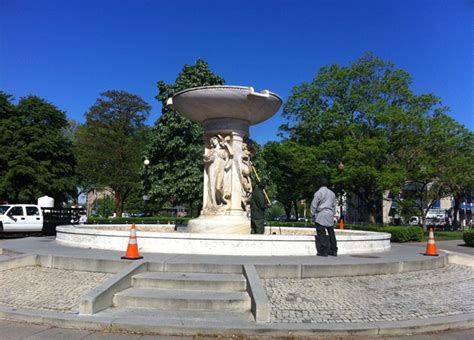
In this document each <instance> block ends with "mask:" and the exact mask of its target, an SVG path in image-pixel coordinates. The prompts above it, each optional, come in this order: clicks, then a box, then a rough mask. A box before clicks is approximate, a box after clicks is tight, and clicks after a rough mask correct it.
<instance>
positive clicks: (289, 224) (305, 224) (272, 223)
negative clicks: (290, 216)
mask: <svg viewBox="0 0 474 340" xmlns="http://www.w3.org/2000/svg"><path fill="white" fill-rule="evenodd" d="M267 225H268V226H274V227H314V223H311V222H302V221H290V222H285V221H281V222H280V221H267Z"/></svg>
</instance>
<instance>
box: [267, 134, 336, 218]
mask: <svg viewBox="0 0 474 340" xmlns="http://www.w3.org/2000/svg"><path fill="white" fill-rule="evenodd" d="M316 151H317V150H316V148H314V147H311V146H305V145H302V144H299V143H296V142H293V141H283V142H280V143H278V142H269V143H267V144H266V145H265V148H264V152H263V153H264V158H265V161H266V163H267V166H268V169H269V176H270V178H271V181H272V182H273V183H274V184H275V187H276V199H277V200H278V201H279V202H280V203H282V204H283V206H284V209H285V213H286V216H287V219H289V218H290V216H291V210H292V209H293V208H294V211H295V217H296V218H298V209H297V201H299V200H301V199H306V200H309V201H311V198H312V196H313V194H314V191H315V189H317V187H318V179H319V178H321V177H323V176H327V174H328V171H329V169H328V167H327V166H326V165H325V164H324V163H323V162H321V159H320V158H319V156H318V154H317V153H316Z"/></svg>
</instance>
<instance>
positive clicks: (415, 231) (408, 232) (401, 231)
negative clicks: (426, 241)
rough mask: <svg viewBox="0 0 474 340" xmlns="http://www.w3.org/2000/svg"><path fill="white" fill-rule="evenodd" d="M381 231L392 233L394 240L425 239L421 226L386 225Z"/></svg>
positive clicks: (412, 240) (410, 240) (415, 240)
mask: <svg viewBox="0 0 474 340" xmlns="http://www.w3.org/2000/svg"><path fill="white" fill-rule="evenodd" d="M381 231H384V232H387V233H390V234H392V238H391V239H390V240H391V241H392V242H400V243H403V242H421V240H422V239H423V228H421V227H385V228H382V230H381Z"/></svg>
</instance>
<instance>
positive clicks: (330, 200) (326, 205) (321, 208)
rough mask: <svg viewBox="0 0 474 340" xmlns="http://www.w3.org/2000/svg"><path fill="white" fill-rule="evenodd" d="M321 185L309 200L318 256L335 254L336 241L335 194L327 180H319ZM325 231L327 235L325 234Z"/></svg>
mask: <svg viewBox="0 0 474 340" xmlns="http://www.w3.org/2000/svg"><path fill="white" fill-rule="evenodd" d="M320 183H321V187H320V188H319V189H318V191H316V193H315V194H314V197H313V201H312V202H311V215H312V216H313V222H314V223H315V224H316V250H317V251H318V254H317V255H318V256H328V255H331V256H337V242H336V235H335V234H334V215H335V213H336V195H335V194H334V192H332V191H331V190H330V189H328V187H327V186H328V180H327V179H326V178H322V179H321V180H320ZM326 232H327V235H326Z"/></svg>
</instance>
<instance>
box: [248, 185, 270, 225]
mask: <svg viewBox="0 0 474 340" xmlns="http://www.w3.org/2000/svg"><path fill="white" fill-rule="evenodd" d="M265 186H266V183H265V181H264V180H261V181H258V182H257V185H255V186H254V188H253V191H252V198H251V199H250V216H251V219H250V226H251V233H252V234H263V233H264V232H265V225H264V217H265V210H266V209H267V208H268V207H269V206H270V204H268V202H267V201H266V200H265V195H264V192H263V190H264V189H265Z"/></svg>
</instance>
